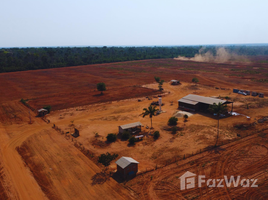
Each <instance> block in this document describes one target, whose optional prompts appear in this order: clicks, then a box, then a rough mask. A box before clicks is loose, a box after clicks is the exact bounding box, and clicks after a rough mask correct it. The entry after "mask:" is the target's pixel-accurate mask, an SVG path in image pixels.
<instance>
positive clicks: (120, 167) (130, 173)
mask: <svg viewBox="0 0 268 200" xmlns="http://www.w3.org/2000/svg"><path fill="white" fill-rule="evenodd" d="M115 163H116V164H117V173H118V174H119V175H120V176H121V177H122V178H124V179H126V178H133V177H134V176H136V174H137V172H138V164H139V162H138V161H136V160H134V159H133V158H130V157H121V158H120V159H119V160H117V161H116V162H115Z"/></svg>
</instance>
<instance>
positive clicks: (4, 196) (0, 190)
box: [0, 165, 9, 200]
mask: <svg viewBox="0 0 268 200" xmlns="http://www.w3.org/2000/svg"><path fill="white" fill-rule="evenodd" d="M3 179H4V178H3V175H2V167H1V165H0V199H5V200H7V199H9V198H8V196H7V194H6V191H5V188H4V186H3V183H2V182H3Z"/></svg>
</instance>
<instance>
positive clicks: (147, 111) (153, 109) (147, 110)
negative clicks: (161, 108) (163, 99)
mask: <svg viewBox="0 0 268 200" xmlns="http://www.w3.org/2000/svg"><path fill="white" fill-rule="evenodd" d="M157 111H158V109H156V106H152V105H150V106H149V107H148V108H143V113H142V114H141V115H142V117H145V116H147V115H149V117H150V118H151V128H153V120H152V118H153V116H155V115H156V112H157Z"/></svg>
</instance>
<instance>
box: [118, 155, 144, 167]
mask: <svg viewBox="0 0 268 200" xmlns="http://www.w3.org/2000/svg"><path fill="white" fill-rule="evenodd" d="M115 163H116V164H117V165H119V166H120V167H121V168H122V169H125V168H126V167H127V166H128V165H130V164H131V163H136V164H139V162H138V161H136V160H134V159H133V158H130V157H121V158H120V159H119V160H117V161H116V162H115Z"/></svg>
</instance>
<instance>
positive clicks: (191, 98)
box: [178, 94, 233, 111]
mask: <svg viewBox="0 0 268 200" xmlns="http://www.w3.org/2000/svg"><path fill="white" fill-rule="evenodd" d="M214 103H216V104H218V103H222V104H229V103H233V102H231V101H226V100H221V99H216V98H212V97H204V96H199V95H195V94H188V95H187V96H185V97H183V98H181V99H180V100H178V105H179V108H182V109H184V110H190V111H199V110H200V111H207V110H208V108H209V106H210V105H213V104H214Z"/></svg>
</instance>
